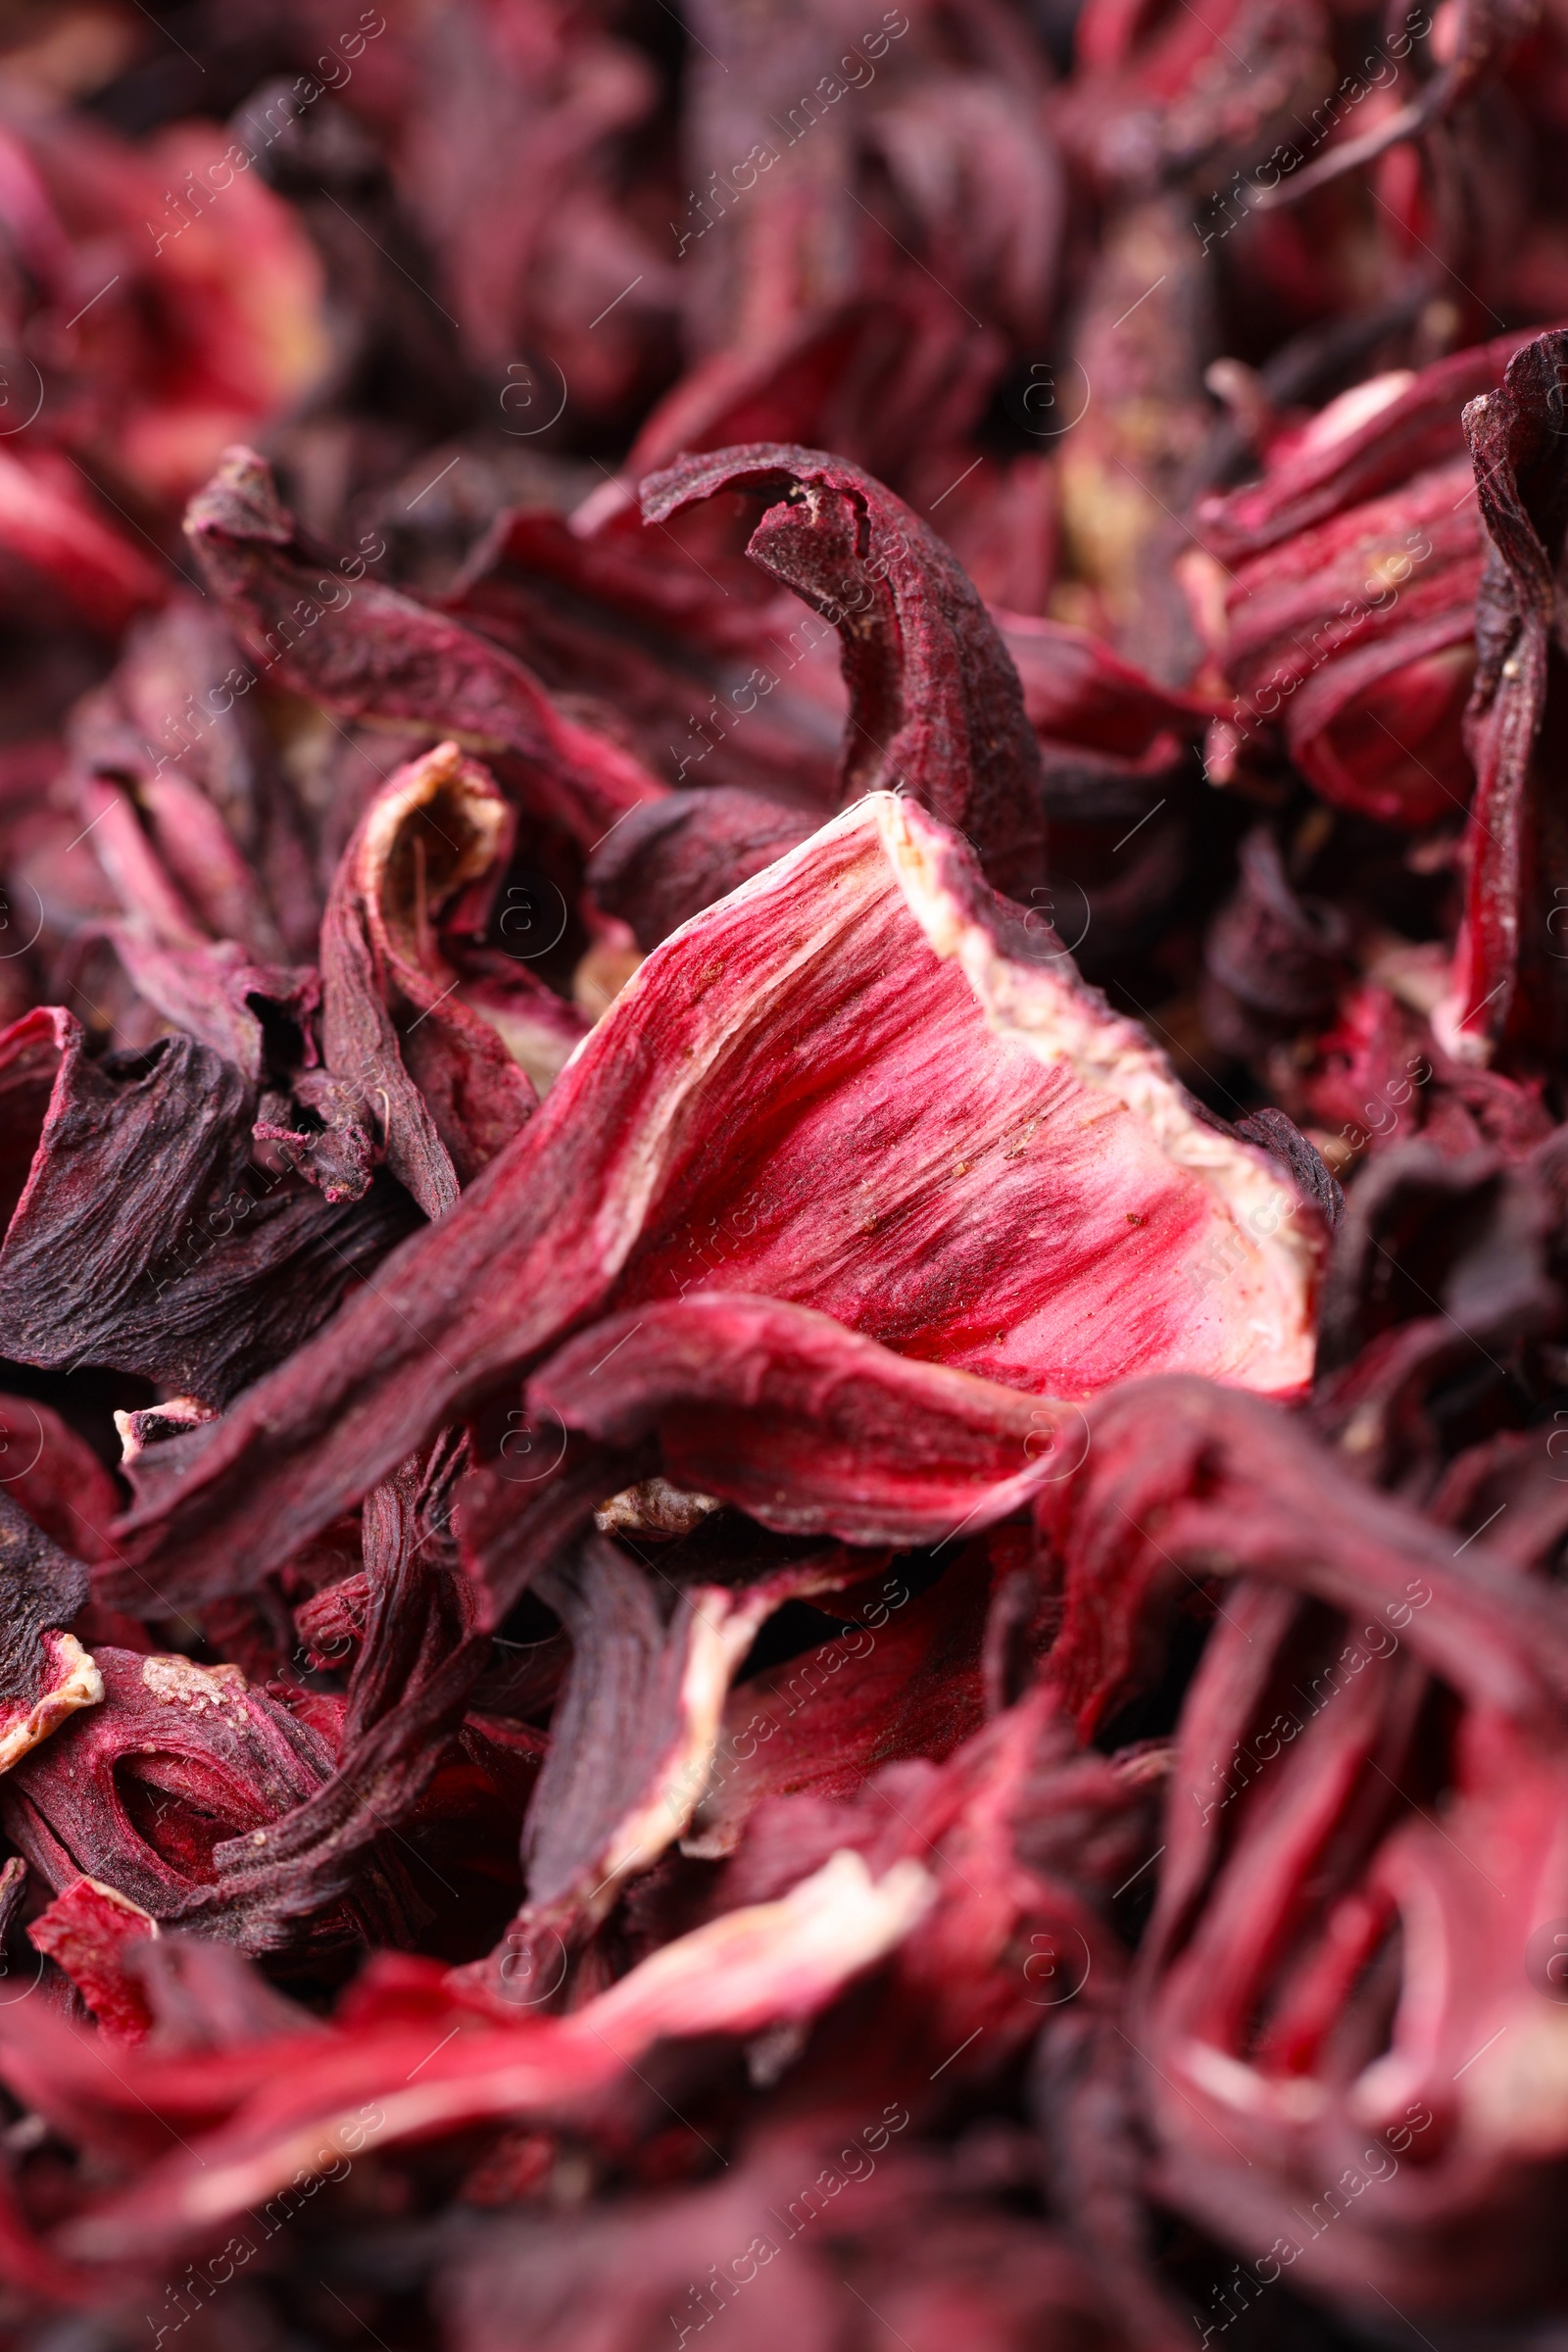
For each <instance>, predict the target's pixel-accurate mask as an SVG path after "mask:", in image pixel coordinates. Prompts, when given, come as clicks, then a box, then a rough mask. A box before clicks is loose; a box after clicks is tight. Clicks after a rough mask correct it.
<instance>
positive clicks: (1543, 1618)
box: [1036, 1380, 1568, 1729]
mask: <svg viewBox="0 0 1568 2352" xmlns="http://www.w3.org/2000/svg"><path fill="white" fill-rule="evenodd" d="M1086 1417H1087V1420H1088V1424H1089V1433H1090V1440H1091V1443H1090V1446H1089V1449H1088V1451H1087V1453H1086V1455H1085V1458H1084V1461H1083V1464H1082V1466H1081V1467H1080V1468H1079V1470H1078V1471H1077V1472H1076V1474H1075V1475H1074V1476H1073V1477H1072V1478H1070V1479H1067V1480H1065V1481H1063V1482H1061V1483H1060V1484H1058V1485H1056V1486H1047V1487H1045V1488H1043V1489H1042V1491H1041V1495H1040V1500H1039V1502H1038V1504H1037V1506H1036V1507H1037V1512H1038V1515H1039V1518H1040V1520H1041V1523H1042V1525H1043V1526H1044V1527H1045V1528H1046V1530H1047V1532H1048V1533H1049V1534H1050V1535H1051V1537H1052V1538H1053V1540H1054V1543H1055V1544H1056V1545H1057V1547H1058V1548H1059V1550H1060V1552H1061V1554H1062V1558H1063V1561H1064V1564H1065V1568H1066V1614H1065V1617H1064V1620H1063V1624H1062V1630H1061V1634H1060V1637H1059V1638H1058V1640H1057V1642H1056V1644H1055V1647H1054V1650H1053V1651H1052V1657H1051V1673H1052V1677H1053V1679H1054V1681H1055V1682H1056V1683H1057V1684H1058V1685H1059V1686H1060V1687H1061V1688H1062V1689H1063V1690H1064V1691H1066V1692H1067V1694H1068V1696H1069V1697H1070V1698H1071V1699H1072V1700H1073V1702H1074V1703H1075V1704H1076V1705H1077V1706H1078V1707H1079V1709H1080V1720H1081V1722H1082V1723H1083V1725H1084V1727H1085V1728H1086V1729H1087V1728H1089V1727H1090V1726H1092V1725H1093V1724H1094V1723H1095V1722H1096V1721H1098V1720H1099V1718H1100V1717H1101V1716H1102V1715H1103V1712H1104V1709H1105V1707H1106V1706H1107V1705H1108V1704H1109V1703H1110V1702H1111V1701H1112V1700H1113V1699H1114V1698H1115V1697H1117V1696H1118V1695H1120V1694H1122V1693H1124V1692H1125V1691H1126V1690H1127V1688H1128V1686H1129V1683H1130V1682H1131V1681H1132V1680H1134V1679H1135V1677H1136V1675H1137V1672H1138V1670H1139V1668H1140V1667H1141V1666H1142V1664H1143V1657H1142V1655H1141V1651H1142V1647H1143V1641H1144V1638H1145V1635H1146V1627H1147V1615H1148V1609H1149V1604H1150V1602H1151V1599H1152V1597H1153V1596H1154V1595H1155V1594H1156V1593H1158V1594H1160V1595H1162V1596H1165V1597H1168V1596H1169V1595H1170V1594H1171V1593H1175V1592H1179V1591H1181V1590H1183V1589H1184V1587H1187V1586H1190V1585H1191V1583H1192V1581H1193V1580H1194V1579H1196V1578H1199V1577H1204V1576H1216V1575H1217V1576H1240V1575H1247V1576H1249V1577H1254V1578H1264V1579H1267V1580H1268V1581H1269V1582H1270V1583H1277V1584H1282V1585H1285V1586H1287V1587H1289V1588H1290V1589H1291V1590H1292V1591H1294V1592H1297V1593H1312V1594H1314V1595H1316V1597H1317V1598H1319V1599H1320V1600H1323V1601H1326V1602H1328V1603H1329V1604H1330V1605H1331V1606H1332V1607H1335V1608H1339V1609H1343V1610H1344V1611H1345V1612H1346V1614H1347V1615H1348V1616H1354V1615H1355V1614H1356V1612H1357V1611H1361V1610H1370V1611H1374V1612H1380V1611H1382V1610H1384V1608H1385V1606H1387V1608H1388V1609H1389V1610H1391V1611H1394V1612H1396V1615H1395V1616H1394V1617H1393V1618H1391V1620H1390V1622H1396V1623H1398V1624H1399V1625H1400V1627H1401V1631H1403V1634H1404V1639H1406V1640H1407V1641H1408V1642H1409V1644H1410V1646H1411V1648H1412V1649H1413V1650H1414V1651H1415V1653H1416V1654H1417V1655H1418V1656H1419V1657H1420V1658H1421V1660H1422V1662H1423V1664H1424V1665H1426V1666H1427V1667H1428V1668H1429V1669H1430V1670H1431V1671H1432V1672H1433V1673H1436V1674H1439V1675H1442V1676H1443V1677H1444V1678H1445V1680H1446V1681H1448V1682H1450V1683H1451V1684H1452V1685H1453V1687H1454V1689H1455V1690H1457V1691H1461V1692H1462V1693H1463V1694H1464V1695H1465V1697H1466V1698H1467V1699H1469V1700H1470V1701H1471V1702H1472V1703H1474V1704H1476V1705H1484V1706H1490V1707H1495V1708H1501V1709H1504V1710H1506V1711H1507V1712H1508V1713H1510V1714H1513V1715H1517V1716H1519V1717H1521V1718H1523V1719H1525V1720H1529V1721H1535V1722H1540V1723H1549V1722H1552V1721H1555V1720H1556V1718H1557V1715H1558V1713H1559V1711H1560V1709H1561V1706H1562V1703H1563V1695H1564V1694H1565V1693H1568V1622H1565V1620H1564V1617H1563V1612H1562V1610H1561V1607H1560V1605H1559V1603H1558V1602H1557V1601H1556V1599H1555V1598H1554V1597H1553V1595H1552V1594H1550V1593H1548V1592H1546V1591H1544V1589H1540V1588H1535V1587H1531V1586H1528V1585H1526V1586H1522V1585H1521V1584H1520V1583H1519V1580H1518V1578H1517V1576H1516V1575H1515V1574H1514V1572H1513V1571H1512V1570H1504V1569H1499V1568H1497V1567H1495V1566H1493V1565H1492V1564H1491V1562H1490V1561H1489V1558H1488V1555H1487V1551H1486V1547H1485V1545H1484V1544H1475V1545H1473V1546H1472V1547H1471V1548H1469V1549H1468V1550H1467V1551H1466V1552H1465V1557H1464V1564H1463V1567H1462V1568H1461V1567H1458V1566H1456V1565H1455V1561H1454V1547H1453V1545H1452V1544H1451V1543H1450V1542H1449V1540H1448V1535H1447V1531H1446V1530H1444V1529H1440V1528H1435V1527H1433V1526H1432V1525H1431V1524H1430V1522H1428V1521H1427V1520H1425V1519H1423V1518H1421V1517H1419V1516H1418V1515H1417V1514H1416V1513H1414V1512H1412V1511H1410V1510H1408V1509H1406V1508H1405V1507H1404V1506H1403V1505H1402V1504H1400V1503H1397V1502H1396V1501H1394V1500H1393V1499H1392V1498H1390V1497H1388V1496H1385V1495H1376V1494H1372V1493H1369V1492H1368V1491H1367V1489H1366V1488H1365V1487H1364V1486H1363V1485H1362V1483H1361V1482H1360V1480H1359V1479H1357V1478H1355V1477H1353V1476H1352V1475H1351V1474H1350V1472H1348V1470H1345V1469H1343V1468H1342V1467H1341V1466H1340V1463H1339V1461H1338V1460H1337V1459H1336V1457H1335V1456H1334V1455H1333V1454H1331V1453H1330V1452H1328V1450H1327V1449H1326V1448H1325V1447H1324V1446H1321V1445H1319V1444H1318V1443H1317V1441H1316V1440H1315V1439H1314V1438H1312V1437H1311V1436H1310V1435H1309V1434H1308V1432H1307V1431H1306V1429H1305V1427H1304V1426H1303V1425H1301V1424H1300V1423H1299V1422H1294V1421H1291V1420H1288V1419H1286V1418H1285V1417H1284V1416H1283V1415H1282V1414H1280V1413H1278V1412H1275V1411H1273V1410H1271V1409H1270V1408H1269V1406H1268V1405H1266V1404H1265V1403H1263V1402H1261V1401H1260V1400H1259V1399H1257V1398H1256V1397H1243V1396H1240V1395H1238V1394H1236V1393H1235V1392H1234V1391H1227V1390H1224V1389H1220V1388H1218V1387H1214V1386H1211V1385H1209V1384H1208V1383H1206V1382H1202V1381H1195V1380H1159V1381H1148V1382H1144V1381H1140V1382H1137V1383H1133V1384H1129V1385H1128V1386H1127V1387H1125V1388H1123V1389H1120V1390H1118V1391H1117V1393H1116V1394H1115V1396H1113V1397H1105V1398H1103V1400H1102V1401H1100V1402H1099V1403H1098V1404H1094V1405H1091V1406H1089V1407H1088V1408H1087V1416H1086ZM1412 1587H1413V1588H1415V1590H1416V1591H1417V1593H1418V1594H1419V1593H1425V1594H1426V1595H1427V1596H1428V1597H1427V1598H1425V1599H1422V1600H1420V1601H1419V1605H1418V1612H1417V1613H1415V1614H1410V1615H1405V1614H1403V1612H1407V1611H1409V1609H1410V1591H1409V1588H1412Z"/></svg>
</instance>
